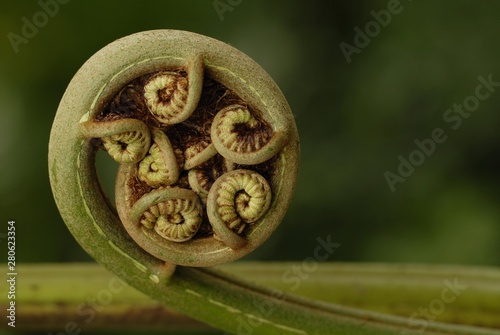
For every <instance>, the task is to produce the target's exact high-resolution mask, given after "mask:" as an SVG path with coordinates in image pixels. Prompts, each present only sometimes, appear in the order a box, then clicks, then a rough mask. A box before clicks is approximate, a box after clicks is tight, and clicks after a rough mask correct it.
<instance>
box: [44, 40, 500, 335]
mask: <svg viewBox="0 0 500 335" xmlns="http://www.w3.org/2000/svg"><path fill="white" fill-rule="evenodd" d="M124 50H126V51H124ZM193 55H200V57H203V61H204V64H205V70H206V72H207V74H208V75H209V77H210V78H211V80H215V81H216V82H218V83H220V84H221V85H223V86H224V87H229V88H231V90H232V91H234V92H238V96H241V97H242V98H243V99H244V100H245V101H246V103H248V105H249V106H254V107H256V109H257V110H259V111H261V113H262V118H263V119H264V121H266V122H267V123H268V124H270V125H273V126H272V127H271V128H272V130H273V131H274V133H277V134H278V135H279V138H287V140H288V144H287V145H286V146H285V147H283V148H282V149H281V151H280V154H279V155H280V157H279V159H277V160H276V162H275V164H276V166H275V168H276V175H274V177H273V180H274V181H272V182H274V183H275V185H274V190H275V192H276V195H275V196H274V199H275V200H274V201H273V202H272V203H271V208H270V209H269V210H268V211H267V212H266V214H265V217H263V218H262V220H263V221H262V222H261V224H259V225H258V226H257V227H256V228H255V229H254V230H253V231H252V232H251V233H249V234H248V235H247V237H252V239H253V240H252V239H249V240H250V242H249V243H247V244H245V245H244V246H243V247H241V248H237V249H232V248H229V247H228V246H227V245H225V244H224V243H219V242H215V244H212V242H214V241H213V240H215V239H210V240H207V239H198V240H196V241H194V242H193V243H192V244H189V246H190V248H189V249H188V248H187V247H186V245H182V244H166V243H159V244H155V246H154V249H153V250H157V249H158V248H161V250H162V252H163V253H164V254H162V255H163V256H168V257H159V258H156V257H154V256H152V254H155V253H154V252H151V249H150V248H149V247H150V244H151V243H150V242H152V240H151V236H146V237H144V234H143V235H138V236H135V237H137V238H138V237H139V236H140V237H141V239H140V240H137V241H134V240H133V239H132V237H131V235H129V234H127V231H126V230H125V228H124V226H123V224H122V222H121V221H120V219H119V218H118V215H117V211H118V214H120V213H121V212H120V211H121V210H124V208H125V206H119V204H118V205H117V207H116V208H115V207H113V206H112V205H110V201H109V200H108V199H106V196H105V195H104V194H103V192H102V191H101V186H100V184H99V181H98V178H97V173H96V170H95V165H94V161H95V154H96V150H97V147H96V146H95V145H94V144H95V143H94V142H95V139H94V138H93V136H96V135H103V134H104V135H106V136H107V135H108V134H109V135H111V133H108V130H109V129H107V127H108V126H110V125H116V123H115V121H109V122H108V121H105V122H101V123H99V125H98V126H96V127H97V128H95V129H93V127H91V128H89V129H90V130H96V133H95V134H93V133H92V131H90V134H86V129H87V127H86V125H87V122H96V123H98V121H97V119H96V115H98V114H99V112H100V111H101V108H102V107H103V106H104V105H105V104H106V102H109V101H110V100H111V99H113V97H114V96H115V95H116V94H117V92H121V90H122V89H123V88H124V87H125V85H127V83H129V82H131V81H132V80H135V79H137V78H139V77H140V76H142V75H145V74H147V73H151V72H155V71H157V70H158V69H159V68H160V69H168V68H178V67H182V68H186V66H187V68H188V69H189V68H190V66H191V68H196V67H193V66H192V65H193V63H190V61H189V60H190V59H192V56H193ZM190 64H191V65H190ZM198 70H199V71H198V72H199V73H200V74H201V72H200V71H201V70H200V69H198ZM188 72H189V71H188ZM190 78H191V77H190ZM193 78H194V79H193V80H191V83H190V85H194V84H197V85H199V86H200V87H201V85H202V82H201V80H202V76H201V75H200V76H195V77H193ZM196 78H198V79H196ZM146 99H147V97H146ZM130 121H131V120H127V121H123V123H122V122H119V123H118V125H119V126H120V127H125V126H126V129H127V132H126V133H124V134H122V135H119V136H118V137H117V138H115V137H113V136H114V135H111V137H110V139H106V138H105V139H101V141H102V143H103V145H104V146H105V147H106V145H108V147H109V148H111V151H112V152H113V153H116V155H114V156H116V158H118V160H119V161H121V163H122V164H121V165H120V167H121V169H120V171H119V173H118V179H117V185H118V186H117V190H123V191H124V192H123V193H119V195H120V194H121V195H123V197H122V198H123V199H127V197H128V196H130V194H131V193H130V192H131V191H130V192H129V191H127V190H128V189H129V187H128V186H130V184H131V183H132V182H130V179H127V178H124V176H126V173H127V169H131V168H132V165H131V164H134V162H136V161H137V160H138V159H139V158H140V157H142V156H143V155H145V154H146V152H147V150H145V149H144V148H146V149H147V145H145V144H148V141H147V138H148V136H147V135H146V134H147V132H146V131H145V130H144V129H143V131H141V129H139V128H140V127H139V126H138V128H137V129H136V131H134V132H132V131H129V130H130V128H128V126H129V122H130ZM99 122H100V121H99ZM116 122H118V121H116ZM125 122H127V123H125ZM148 127H149V126H148ZM134 128H135V127H134ZM89 129H87V130H89ZM122 130H123V129H122ZM112 133H113V134H114V130H113V131H112ZM282 133H283V137H282V135H281V134H282ZM275 135H276V134H275ZM89 136H90V137H89ZM210 136H211V137H213V136H212V134H211V135H210ZM266 136H267V135H266ZM93 143H94V144H93ZM269 143H272V144H273V147H267V146H265V145H264V146H262V147H261V149H263V150H264V151H265V152H274V150H276V148H278V146H281V145H282V143H281V142H280V141H278V142H276V143H274V142H272V141H271V142H269ZM214 145H215V144H214ZM259 146H260V144H259ZM298 146H299V141H298V133H297V130H296V127H295V123H294V121H293V115H292V113H291V111H290V110H289V107H288V104H287V102H286V100H285V99H284V97H283V95H282V93H281V92H280V91H279V88H278V87H277V86H276V84H275V83H274V82H273V81H272V79H271V78H270V77H269V75H268V74H267V73H265V71H264V70H263V69H262V68H260V67H259V66H258V65H257V64H255V62H253V61H252V60H250V59H249V58H248V57H247V56H245V55H244V54H243V53H241V52H240V51H237V50H235V49H233V48H231V47H229V46H227V45H225V44H223V43H221V42H219V41H216V40H213V39H209V38H207V37H203V36H200V35H196V34H193V33H188V32H180V31H169V30H164V31H151V32H143V33H139V34H135V35H132V36H129V37H126V38H123V39H120V40H118V41H116V42H114V43H112V44H111V45H110V46H108V47H106V48H104V49H102V50H101V51H99V52H98V53H96V54H95V55H94V56H93V57H92V58H91V59H90V60H89V61H88V62H87V63H86V64H85V65H84V66H83V67H82V68H81V69H80V70H79V71H78V72H77V74H76V75H75V77H74V78H73V80H72V81H71V83H70V85H69V86H68V89H67V90H66V93H65V95H64V97H63V99H62V100H61V103H60V106H59V109H58V112H57V114H56V117H55V120H54V124H53V127H52V132H51V137H50V143H49V171H50V181H51V186H52V190H53V194H54V198H55V200H56V203H57V205H58V208H59V211H60V213H61V216H62V217H63V219H64V221H65V222H66V225H67V226H68V229H69V230H70V232H71V233H72V234H73V236H74V237H75V238H76V239H77V241H78V243H80V244H81V246H82V247H83V248H84V249H85V250H86V251H87V252H88V253H89V254H90V255H91V256H92V257H93V258H94V259H96V260H98V261H99V262H100V263H102V264H103V265H104V266H105V267H106V268H108V269H109V270H110V271H112V272H113V273H114V274H116V275H117V276H118V277H119V278H121V279H123V280H124V281H125V282H127V283H128V284H130V285H131V286H132V287H134V288H136V289H138V290H139V291H141V292H143V293H145V294H147V295H149V296H150V297H152V298H154V299H156V300H158V301H160V302H161V303H163V304H165V305H166V306H167V307H169V308H171V309H172V310H173V311H176V312H179V313H182V314H185V315H188V316H191V317H193V318H195V319H197V320H199V321H202V322H204V323H206V324H209V325H211V326H213V327H215V328H219V329H222V330H224V331H227V332H230V333H236V334H241V335H244V334H259V335H266V334H268V335H270V334H279V335H283V334H294V335H296V334H303V335H308V334H309V335H316V334H321V335H324V334H352V335H382V334H401V333H402V332H403V333H404V334H422V333H425V334H498V332H497V331H494V330H491V331H490V330H485V329H476V328H464V327H461V326H452V325H445V324H437V323H436V324H434V323H430V322H429V323H428V324H426V326H425V327H421V328H420V329H415V328H413V329H409V327H408V326H409V325H410V323H409V321H408V319H406V318H402V317H396V316H389V315H386V314H379V313H375V312H369V311H365V310H361V309H351V308H345V307H341V306H339V305H335V304H329V303H326V302H321V301H317V300H312V299H308V298H301V297H298V296H296V295H293V294H290V293H283V292H277V291H276V290H273V289H270V288H266V287H263V286H257V285H255V284H252V283H250V282H246V281H244V280H241V279H238V278H237V277H234V276H231V275H227V274H225V273H223V272H220V271H217V270H212V269H205V268H189V267H182V266H178V267H177V269H175V267H176V265H187V266H211V265H217V264H222V263H228V262H231V261H233V260H236V259H239V258H241V257H242V256H244V255H246V254H248V252H250V251H251V250H254V248H255V247H257V246H258V245H260V244H261V243H263V241H264V240H266V239H267V238H268V237H269V236H270V234H271V233H272V232H273V231H274V230H275V229H276V228H277V225H278V224H279V222H280V221H281V219H282V218H283V215H284V213H285V211H286V208H287V207H288V204H289V202H290V200H291V196H292V194H293V190H294V187H295V179H296V176H297V169H298V151H299V150H298ZM129 147H130V148H129ZM109 148H107V149H108V151H109V150H110V149H109ZM141 148H142V149H144V150H138V152H139V153H140V155H139V153H137V152H135V151H137V149H141ZM280 148H281V147H280ZM129 149H134V150H133V151H134V152H129V151H128V150H129ZM250 149H252V150H253V149H257V146H255V148H254V147H253V146H250ZM252 150H251V151H252ZM257 151H261V150H257ZM265 152H264V154H265ZM129 154H132V155H131V157H129ZM223 156H224V154H223ZM124 157H125V158H126V159H124ZM225 158H226V159H227V160H229V161H235V162H238V161H239V160H238V159H233V157H232V156H231V155H229V153H228V154H227V157H225ZM241 162H245V161H243V160H241ZM273 166H274V165H273ZM122 168H123V169H122ZM127 180H128V181H127ZM127 192H129V193H127ZM120 198H121V197H118V199H120ZM118 203H120V201H118ZM127 212H128V211H127ZM122 214H123V213H122ZM121 216H122V217H123V216H124V215H121ZM124 217H125V219H127V215H125V216H124ZM148 239H149V240H148ZM143 242H144V243H143ZM145 242H148V244H147V245H146V243H145ZM153 242H154V241H153ZM162 242H164V241H162ZM153 244H154V243H153ZM139 245H142V248H141V247H139ZM146 246H147V247H148V248H146ZM146 250H149V252H147V251H146ZM156 256H157V257H158V255H156ZM160 258H161V259H163V260H165V261H162V260H160ZM167 262H168V263H167ZM174 271H175V272H174ZM82 276H85V274H84V273H82ZM399 293H400V292H398V294H399ZM368 296H370V294H368ZM367 301H369V299H368V300H367ZM424 328H425V329H424Z"/></svg>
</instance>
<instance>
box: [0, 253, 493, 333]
mask: <svg viewBox="0 0 500 335" xmlns="http://www.w3.org/2000/svg"><path fill="white" fill-rule="evenodd" d="M220 269H222V270H223V271H224V272H226V273H230V274H231V275H226V274H224V273H222V272H219V271H214V270H206V269H189V268H179V269H178V273H176V278H178V277H181V278H182V279H179V280H182V281H183V282H182V283H175V281H177V280H174V283H173V285H182V286H183V288H184V291H185V292H186V293H185V295H186V299H188V300H189V299H190V298H195V300H198V303H199V308H200V311H201V312H202V310H203V309H204V308H205V307H206V306H204V305H205V304H206V305H210V306H209V307H210V308H220V309H221V310H224V311H225V312H229V314H231V315H233V317H234V318H235V321H237V322H238V323H239V325H238V327H239V329H241V333H242V334H250V331H253V334H259V333H261V332H259V328H261V327H265V326H268V327H269V326H274V327H276V326H278V327H280V326H281V327H287V325H266V323H265V321H263V320H265V319H266V316H268V315H272V314H275V313H281V312H283V311H286V310H287V309H288V308H290V307H289V306H292V307H291V308H295V307H294V306H297V305H298V306H300V308H305V309H315V310H316V314H318V315H320V316H321V315H323V314H325V313H330V314H333V315H335V317H336V318H337V322H338V324H339V327H343V326H342V325H349V324H350V323H352V322H355V321H357V322H359V323H360V328H359V329H363V328H365V329H364V330H360V331H359V332H358V333H356V334H401V333H403V334H406V333H404V331H405V329H408V332H407V334H412V333H415V334H418V333H424V334H500V330H498V329H500V320H499V319H498V315H500V270H497V269H491V268H482V267H459V266H426V265H397V264H342V263H340V264H337V263H324V264H321V265H320V266H319V267H316V266H314V265H312V264H306V263H246V262H239V263H234V264H231V265H225V266H221V267H220ZM232 275H236V276H237V277H242V278H245V279H246V280H248V281H251V282H255V283H258V284H260V285H265V286H268V287H269V289H264V288H261V287H259V286H254V285H253V284H247V283H243V282H241V281H240V280H239V279H236V277H232ZM192 278H196V280H197V281H200V280H201V282H205V283H209V282H211V283H212V284H216V285H211V286H206V287H204V288H200V287H198V288H197V289H196V291H193V290H191V289H190V285H189V283H190V281H191V280H194V279H192ZM222 288H227V290H228V291H231V292H235V291H238V290H242V294H243V292H245V294H249V295H250V296H252V297H253V298H254V299H253V301H252V302H251V303H252V305H253V306H252V310H251V311H250V312H249V311H248V310H247V312H244V311H243V309H242V308H241V306H238V304H233V303H230V302H231V301H237V298H238V297H234V296H233V297H231V296H229V297H227V301H220V299H218V300H215V299H212V298H211V297H210V291H217V290H221V289H222ZM219 293H220V292H214V295H213V296H214V297H215V296H219ZM283 293H288V294H289V293H291V295H289V296H288V295H287V296H286V297H285V296H284V295H283ZM296 295H297V296H296ZM298 295H300V296H303V297H307V298H310V299H315V300H317V302H312V301H311V300H308V299H305V298H301V297H298ZM190 296H192V297H190ZM327 303H328V304H327ZM330 303H332V304H330ZM7 304H8V298H7V295H6V294H3V295H0V305H1V306H2V307H1V308H2V310H5V309H4V307H5V306H6V305H7ZM16 308H17V310H16V314H17V315H16V316H17V320H16V321H17V322H16V323H17V324H16V329H37V330H40V329H44V330H49V331H56V330H64V328H65V327H68V325H69V327H77V328H81V329H85V330H92V329H116V330H124V329H140V330H154V329H162V330H163V331H166V330H172V331H180V330H182V331H191V330H204V332H205V333H206V332H208V330H209V329H210V328H209V327H208V326H206V325H204V324H202V323H199V322H197V321H194V320H192V319H190V318H188V317H186V316H183V315H182V314H179V313H176V312H171V311H169V310H168V309H166V308H165V307H164V306H163V305H161V304H160V303H158V302H157V301H155V300H153V299H151V298H149V297H147V296H145V295H143V294H142V293H140V292H138V291H136V290H135V289H133V288H131V287H129V286H127V285H125V284H123V283H122V282H120V281H119V280H118V279H116V277H115V276H114V275H112V274H111V273H109V272H108V271H106V270H105V269H104V268H102V267H100V266H98V265H96V264H42V265H36V264H25V265H20V266H19V267H18V276H17V281H16ZM240 308H241V309H240ZM368 310H371V311H375V312H377V313H372V312H368ZM378 312H382V313H386V314H378ZM388 314H392V315H398V316H401V317H397V316H389V315H388ZM409 317H411V318H409ZM307 321H308V320H304V321H303V322H307ZM432 321H439V322H446V323H448V324H444V323H435V322H432ZM233 322H234V321H233ZM363 322H364V323H363ZM363 324H364V326H363ZM452 324H455V325H452ZM1 327H2V328H5V327H6V324H5V323H4V324H2V325H1ZM346 327H347V326H346ZM479 327H488V328H489V329H487V328H479ZM493 328H496V329H497V330H494V329H493ZM346 329H347V328H346ZM284 330H287V331H288V332H289V333H294V332H296V333H298V334H300V329H298V328H297V329H295V328H291V329H284ZM410 330H412V331H413V332H410ZM219 333H220V331H219ZM331 333H332V334H333V333H334V332H333V330H332V332H331ZM318 334H326V333H324V332H321V330H318ZM346 334H347V333H346ZM353 334H354V333H353Z"/></svg>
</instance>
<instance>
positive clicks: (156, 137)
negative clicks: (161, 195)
mask: <svg viewBox="0 0 500 335" xmlns="http://www.w3.org/2000/svg"><path fill="white" fill-rule="evenodd" d="M153 141H154V143H153V144H152V145H151V148H150V149H149V153H148V155H147V156H146V157H145V158H144V159H143V160H142V161H141V162H140V163H139V169H138V176H139V179H140V180H141V181H143V182H145V183H146V184H148V185H149V186H152V187H158V186H161V185H163V186H167V185H172V184H173V183H175V182H176V181H177V180H178V178H179V174H180V171H179V170H180V169H179V166H178V164H177V158H176V155H175V152H174V149H173V147H172V145H171V143H170V141H169V139H168V137H167V136H166V135H165V134H164V133H163V132H161V131H153Z"/></svg>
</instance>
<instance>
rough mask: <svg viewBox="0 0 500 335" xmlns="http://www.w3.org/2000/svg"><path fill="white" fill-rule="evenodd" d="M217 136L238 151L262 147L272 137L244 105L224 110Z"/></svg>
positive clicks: (226, 145)
mask: <svg viewBox="0 0 500 335" xmlns="http://www.w3.org/2000/svg"><path fill="white" fill-rule="evenodd" d="M219 113H221V116H219V118H220V119H219V123H218V124H217V127H216V131H215V134H214V135H215V136H216V137H217V138H219V139H220V141H221V143H222V144H223V145H224V146H225V147H226V148H228V149H229V150H230V151H233V152H237V153H244V152H252V151H257V150H259V149H261V148H262V147H263V146H264V145H265V144H266V143H267V142H268V141H269V138H270V137H271V136H270V134H269V133H268V132H266V131H263V130H262V129H261V128H262V127H261V126H262V124H261V123H260V122H259V121H257V119H256V118H255V117H254V116H253V115H252V114H251V113H250V111H249V110H248V109H246V108H244V107H243V106H239V105H233V106H230V107H229V108H227V109H225V110H222V111H221V112H219Z"/></svg>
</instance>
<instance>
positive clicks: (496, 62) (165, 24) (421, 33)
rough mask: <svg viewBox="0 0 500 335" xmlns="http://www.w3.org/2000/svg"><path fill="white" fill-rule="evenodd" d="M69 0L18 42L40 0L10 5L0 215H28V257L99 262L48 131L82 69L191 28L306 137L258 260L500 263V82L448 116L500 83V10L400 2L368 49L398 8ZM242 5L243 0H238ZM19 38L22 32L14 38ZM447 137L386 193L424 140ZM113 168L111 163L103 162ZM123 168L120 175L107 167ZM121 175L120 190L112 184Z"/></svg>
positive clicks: (23, 250) (23, 247)
mask: <svg viewBox="0 0 500 335" xmlns="http://www.w3.org/2000/svg"><path fill="white" fill-rule="evenodd" d="M214 3H217V1H215V2H214V1H212V0H210V1H194V0H190V1H185V0H183V1H150V0H145V1H140V2H139V1H95V0H93V1H76V0H73V1H69V2H68V3H67V4H64V5H63V4H61V5H59V9H58V13H56V14H55V15H54V16H53V17H50V18H49V19H48V22H47V23H46V24H45V25H42V26H41V27H39V28H38V32H36V34H34V35H35V36H33V37H31V38H28V39H27V40H26V41H27V43H22V44H19V45H17V46H16V48H18V50H17V51H18V52H17V53H16V52H15V48H13V46H12V44H11V41H10V40H9V35H8V34H9V33H15V34H17V35H19V36H22V28H23V25H24V24H25V22H24V21H23V17H25V18H26V19H27V20H29V21H31V22H33V16H34V15H35V16H36V13H38V12H40V11H41V10H42V8H41V6H40V4H39V3H37V2H36V1H8V2H3V3H2V5H1V11H0V35H1V36H2V38H1V42H0V43H1V54H0V103H1V106H0V107H1V108H0V171H1V174H0V199H1V201H0V214H1V215H0V220H1V222H2V227H3V228H2V229H0V230H1V231H0V232H1V233H5V232H6V226H7V225H6V223H7V221H8V220H16V222H17V256H18V262H19V263H21V262H23V263H26V262H70V261H71V262H73V261H83V260H89V257H88V256H87V255H86V254H85V253H84V252H83V250H82V249H81V248H80V247H79V246H78V245H77V243H76V242H75V240H74V239H73V238H72V236H71V235H70V234H69V232H68V231H67V229H66V227H65V225H64V223H63V222H62V220H61V218H60V216H59V214H58V211H57V208H56V206H55V204H54V201H53V199H52V195H51V191H50V185H49V180H48V172H47V146H48V138H49V132H50V127H51V124H52V120H53V118H54V115H55V112H56V110H57V106H58V103H59V101H60V99H61V97H62V95H63V93H64V90H65V87H66V86H67V85H68V83H69V81H70V80H71V78H72V76H73V75H74V73H75V72H76V71H77V70H78V69H79V67H80V66H81V65H82V64H83V63H84V62H85V61H86V60H87V59H88V58H89V57H91V56H92V55H93V54H94V53H95V52H96V51H98V50H99V49H100V48H102V47H104V46H105V45H106V44H108V43H110V42H112V41H113V40H115V39H118V38H120V37H123V36H125V35H128V34H132V33H135V32H138V31H143V30H149V29H164V28H170V29H182V30H189V31H194V32H197V33H200V34H204V35H208V36H211V37H214V38H217V39H219V40H222V41H224V42H227V43H229V44H231V45H233V46H234V47H236V48H238V49H240V50H242V51H243V52H245V53H246V54H248V55H249V56H250V57H252V58H253V59H254V60H256V61H257V62H258V63H259V64H260V65H262V67H263V68H264V69H266V70H267V71H268V72H269V73H270V75H271V76H272V77H273V78H274V80H275V81H276V82H277V84H278V85H279V86H280V87H281V89H282V91H283V93H284V94H285V96H286V97H287V99H288V101H289V103H290V105H291V108H292V110H293V112H294V115H295V117H296V122H297V126H298V128H299V132H300V136H301V170H300V177H299V183H298V186H297V190H296V195H295V198H294V201H293V203H292V205H291V208H290V210H289V213H288V215H287V216H286V218H285V220H284V222H283V223H282V224H281V226H280V228H279V229H278V231H277V232H276V233H275V234H274V235H273V236H272V238H271V239H270V240H269V241H268V242H266V243H265V244H264V245H263V246H262V247H261V248H260V249H258V250H257V251H256V252H254V253H253V254H252V255H251V256H248V257H247V258H246V259H257V260H278V261H279V260H302V259H304V258H306V257H308V256H311V255H312V251H313V250H314V247H315V245H316V238H317V237H326V236H328V235H331V236H332V240H333V241H335V242H337V243H340V244H341V247H340V248H339V249H337V250H336V252H335V254H334V255H333V257H332V259H331V260H332V261H380V262H430V263H456V264H476V265H493V266H498V265H500V247H499V245H500V244H499V243H498V242H499V240H500V206H499V203H500V170H499V169H500V132H499V130H500V89H498V91H495V92H493V93H491V96H490V97H489V98H488V99H486V100H484V101H481V102H480V105H479V107H478V108H477V110H475V111H473V112H471V115H470V117H469V118H467V119H463V123H462V124H461V126H460V127H459V128H458V129H456V130H454V129H452V128H451V127H450V126H451V124H450V123H446V122H445V121H444V120H443V115H444V114H445V111H446V110H447V109H449V108H451V107H452V106H453V104H455V103H457V104H458V103H460V104H461V103H462V102H463V101H464V100H465V99H466V98H467V97H469V96H471V95H474V92H475V89H476V86H477V85H478V84H479V81H478V76H483V77H484V78H487V77H488V75H490V74H491V76H492V78H493V80H494V81H497V80H498V81H500V42H499V39H498V32H499V31H500V20H498V13H500V3H499V2H496V1H493V0H486V1H481V2H477V1H451V0H448V1H431V0H426V1H424V0H420V1H412V2H411V1H404V0H402V1H401V5H400V7H399V9H400V12H399V13H398V14H396V15H392V17H391V21H390V23H389V24H387V25H386V26H385V27H381V28H380V32H378V33H372V35H374V36H373V37H370V41H369V44H368V45H367V46H365V47H363V48H359V50H358V51H359V52H357V53H353V54H351V56H350V58H351V59H350V60H351V61H350V63H349V62H348V61H347V60H346V58H345V57H344V54H343V52H342V50H341V48H340V46H339V45H340V43H342V42H345V43H348V44H350V45H353V46H355V43H354V42H355V38H356V34H357V33H356V31H355V29H354V28H355V27H359V28H360V29H361V30H362V31H364V30H365V25H366V24H367V23H369V22H371V21H374V20H375V19H374V15H373V13H371V11H372V10H374V11H376V12H379V11H380V10H385V9H387V6H388V5H387V1H308V2H305V1H284V0H279V1H264V0H258V1H257V0H243V1H241V2H239V4H237V3H238V1H236V0H232V1H229V0H220V1H218V3H226V6H229V7H228V8H230V9H231V10H227V11H225V12H224V13H222V18H223V20H221V16H219V14H220V13H218V12H217V10H216V8H215V7H214ZM231 3H233V5H231ZM10 36H11V37H12V35H10ZM435 128H442V129H443V130H444V131H445V134H446V135H447V136H448V137H447V140H446V141H445V142H444V143H442V144H438V145H437V146H436V149H435V152H434V153H433V154H432V155H430V156H429V157H426V159H425V162H424V163H423V164H422V165H421V166H419V167H416V169H415V172H414V173H413V174H412V175H411V176H410V177H409V178H407V179H406V181H405V182H404V183H397V184H395V189H396V190H395V191H394V192H392V191H391V189H390V188H389V186H388V184H387V181H386V178H385V177H384V173H385V172H386V171H391V172H393V173H397V169H398V165H399V160H398V156H399V155H402V156H403V157H405V158H408V156H409V155H410V153H411V152H412V151H413V150H415V149H417V146H416V144H415V143H414V141H415V140H416V139H419V140H423V139H425V138H428V137H430V135H431V133H432V131H433V129H435ZM103 165H106V164H103ZM104 169H105V171H104V172H103V173H107V172H106V171H107V170H106V169H108V170H110V171H112V168H109V167H107V168H106V167H104ZM112 178H113V176H112V175H111V173H109V178H108V180H107V183H108V184H109V185H112V183H113V181H112Z"/></svg>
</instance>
